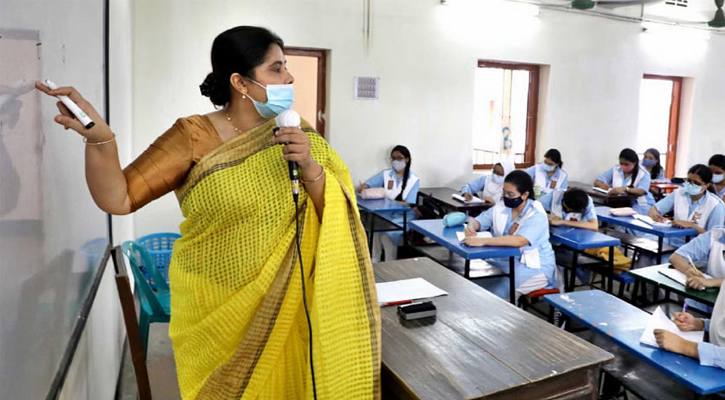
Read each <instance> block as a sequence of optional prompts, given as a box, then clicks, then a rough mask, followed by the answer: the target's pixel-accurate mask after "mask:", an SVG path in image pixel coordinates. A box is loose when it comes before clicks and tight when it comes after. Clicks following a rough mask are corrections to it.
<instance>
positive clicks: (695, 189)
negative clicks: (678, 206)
mask: <svg viewBox="0 0 725 400" xmlns="http://www.w3.org/2000/svg"><path fill="white" fill-rule="evenodd" d="M682 187H683V188H685V193H687V194H688V195H690V196H697V195H699V194H700V193H702V187H701V186H699V185H695V184H694V183H690V182H685V184H684V185H682Z"/></svg>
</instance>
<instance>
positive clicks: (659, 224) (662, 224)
mask: <svg viewBox="0 0 725 400" xmlns="http://www.w3.org/2000/svg"><path fill="white" fill-rule="evenodd" d="M633 217H634V218H637V219H638V220H640V221H642V222H644V223H646V224H649V225H650V226H657V227H660V228H667V227H670V226H672V221H670V220H665V222H656V221H655V220H653V219H652V218H650V217H649V215H642V214H635V215H633Z"/></svg>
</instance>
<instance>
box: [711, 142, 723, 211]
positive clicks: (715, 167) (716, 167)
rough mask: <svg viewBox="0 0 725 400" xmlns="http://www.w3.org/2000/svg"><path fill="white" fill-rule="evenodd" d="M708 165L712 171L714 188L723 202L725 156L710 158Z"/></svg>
mask: <svg viewBox="0 0 725 400" xmlns="http://www.w3.org/2000/svg"><path fill="white" fill-rule="evenodd" d="M707 164H708V165H709V166H710V169H711V170H712V186H713V188H714V191H715V194H716V195H717V197H719V198H720V199H721V200H723V201H725V180H723V174H725V156H724V155H722V154H715V155H714V156H712V157H710V161H708V162H707Z"/></svg>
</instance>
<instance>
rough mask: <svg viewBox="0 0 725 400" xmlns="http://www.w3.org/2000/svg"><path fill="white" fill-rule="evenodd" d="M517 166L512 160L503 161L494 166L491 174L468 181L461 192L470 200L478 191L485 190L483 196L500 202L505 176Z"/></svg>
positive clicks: (491, 201)
mask: <svg viewBox="0 0 725 400" xmlns="http://www.w3.org/2000/svg"><path fill="white" fill-rule="evenodd" d="M514 169H516V167H514V164H513V163H512V162H510V161H501V162H498V163H496V164H494V166H493V170H492V171H491V176H490V177H487V176H486V175H483V176H481V177H480V178H478V179H475V180H473V181H471V182H470V183H468V184H467V185H466V186H464V187H462V188H461V194H462V195H463V197H465V198H466V199H468V200H470V199H472V198H473V196H475V195H477V194H478V192H480V191H482V190H483V194H482V195H481V198H482V199H483V200H485V201H487V202H489V203H494V204H496V203H498V202H499V201H501V195H502V193H503V180H504V178H505V177H506V176H507V175H508V174H509V173H510V172H511V171H513V170H514Z"/></svg>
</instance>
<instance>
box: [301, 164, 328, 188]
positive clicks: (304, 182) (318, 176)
mask: <svg viewBox="0 0 725 400" xmlns="http://www.w3.org/2000/svg"><path fill="white" fill-rule="evenodd" d="M320 169H321V170H322V171H320V174H319V175H317V178H315V179H313V180H311V181H306V180H304V179H302V177H300V182H302V184H303V185H304V184H306V183H312V182H315V181H317V180H318V179H320V178H322V175H325V168H323V167H322V165H320Z"/></svg>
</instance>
